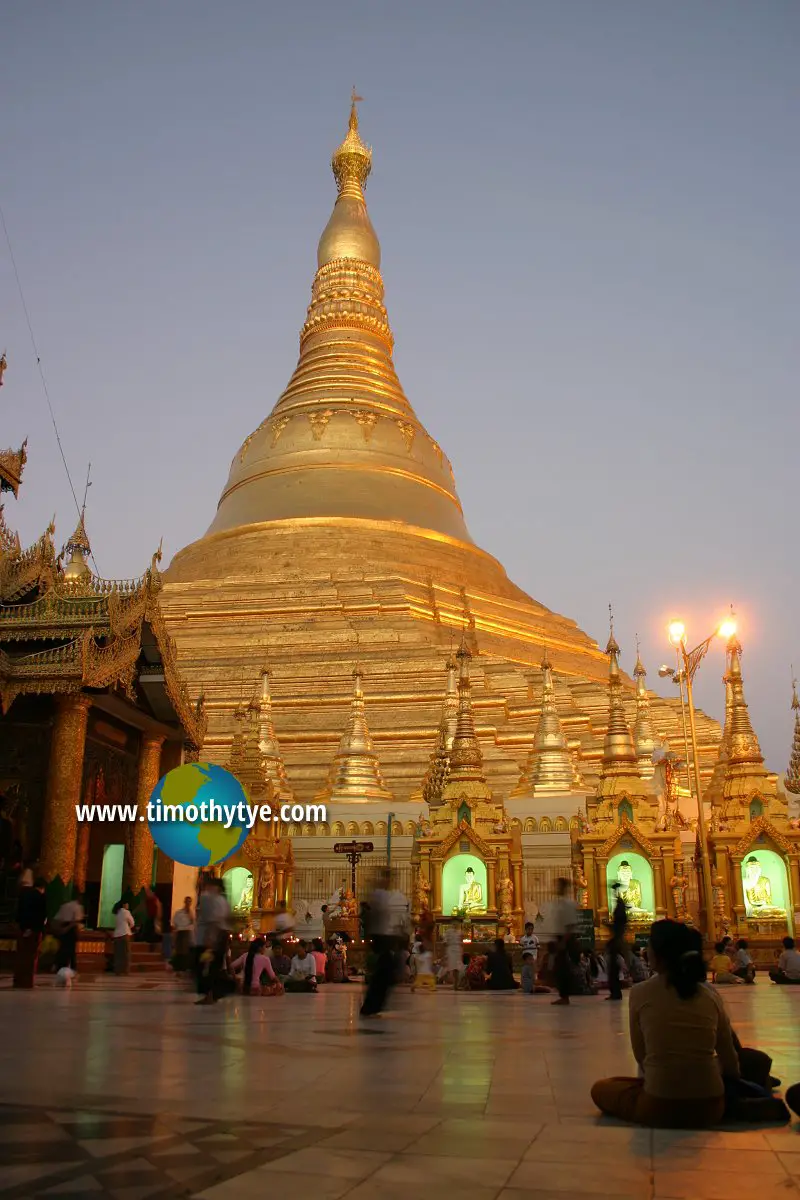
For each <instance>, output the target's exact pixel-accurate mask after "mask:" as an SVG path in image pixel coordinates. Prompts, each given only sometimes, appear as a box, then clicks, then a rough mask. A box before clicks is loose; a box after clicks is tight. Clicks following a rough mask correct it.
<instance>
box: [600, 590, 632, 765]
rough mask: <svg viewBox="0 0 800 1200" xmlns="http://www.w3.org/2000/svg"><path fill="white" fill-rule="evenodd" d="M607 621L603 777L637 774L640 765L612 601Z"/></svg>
mask: <svg viewBox="0 0 800 1200" xmlns="http://www.w3.org/2000/svg"><path fill="white" fill-rule="evenodd" d="M608 621H609V627H610V635H609V639H608V645H607V646H606V654H607V655H608V657H609V663H608V732H607V733H606V736H605V741H604V742H603V766H602V770H601V778H603V779H608V778H610V777H611V776H614V777H616V776H623V775H638V773H639V767H638V761H637V757H636V747H635V746H634V744H633V736H632V734H631V731H630V727H629V725H628V721H627V718H626V716H625V706H624V704H623V702H622V680H621V679H620V675H619V646H618V645H617V640H616V638H615V637H614V612H613V609H612V607H611V605H610V604H609V606H608Z"/></svg>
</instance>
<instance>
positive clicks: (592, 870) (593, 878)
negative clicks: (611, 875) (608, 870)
mask: <svg viewBox="0 0 800 1200" xmlns="http://www.w3.org/2000/svg"><path fill="white" fill-rule="evenodd" d="M583 862H584V872H583V873H584V875H585V876H586V884H587V886H588V888H589V908H591V909H592V911H593V912H594V914H595V918H596V917H597V859H596V857H595V853H594V850H590V849H589V847H588V846H587V847H585V848H583Z"/></svg>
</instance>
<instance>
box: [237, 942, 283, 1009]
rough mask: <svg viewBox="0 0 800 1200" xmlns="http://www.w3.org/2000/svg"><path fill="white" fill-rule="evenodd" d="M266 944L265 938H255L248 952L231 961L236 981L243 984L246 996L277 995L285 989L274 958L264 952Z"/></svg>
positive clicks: (243, 992) (243, 991)
mask: <svg viewBox="0 0 800 1200" xmlns="http://www.w3.org/2000/svg"><path fill="white" fill-rule="evenodd" d="M264 944H265V943H264V938H253V940H252V942H251V943H250V945H249V946H248V947H247V951H246V953H245V954H240V955H239V957H238V958H237V959H236V961H235V962H232V963H231V970H232V971H233V973H234V975H235V976H236V983H237V985H239V984H241V988H242V994H243V995H244V996H277V995H279V994H280V993H281V992H282V991H283V987H282V985H281V983H280V980H279V979H278V978H277V976H276V974H275V971H274V969H273V966H272V960H271V959H270V958H268V957H267V955H266V954H265V953H264ZM240 975H241V978H240Z"/></svg>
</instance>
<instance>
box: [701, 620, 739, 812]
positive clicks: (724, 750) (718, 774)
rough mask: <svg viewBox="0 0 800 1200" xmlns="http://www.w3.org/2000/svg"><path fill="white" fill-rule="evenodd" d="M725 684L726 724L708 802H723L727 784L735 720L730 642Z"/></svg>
mask: <svg viewBox="0 0 800 1200" xmlns="http://www.w3.org/2000/svg"><path fill="white" fill-rule="evenodd" d="M722 682H723V683H724V684H725V724H724V725H723V727H722V737H721V738H720V741H719V749H718V750H717V758H716V761H715V763H714V769H713V771H712V773H711V778H710V779H709V781H708V787H707V788H706V790H705V792H704V794H703V799H704V801H705V802H706V803H707V804H712V805H718V804H721V803H722V789H723V786H724V784H725V774H726V772H727V770H728V759H729V758H730V753H731V722H732V720H733V685H732V683H731V650H730V643H729V644H728V646H727V647H726V649H725V674H724V675H723V676H722Z"/></svg>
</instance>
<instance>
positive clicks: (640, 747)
mask: <svg viewBox="0 0 800 1200" xmlns="http://www.w3.org/2000/svg"><path fill="white" fill-rule="evenodd" d="M633 675H634V678H635V680H636V722H635V724H634V726H633V744H634V746H635V747H636V757H637V759H638V761H639V775H640V776H641V778H642V779H652V778H653V776H654V774H655V764H654V763H653V751H654V749H655V745H656V739H655V737H654V736H653V727H652V725H651V724H650V697H649V696H648V694H647V684H646V683H645V679H646V678H647V671H645V669H644V664H643V663H642V659H641V655H640V654H639V635H638V633H637V634H636V666H635V667H634V668H633Z"/></svg>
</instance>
